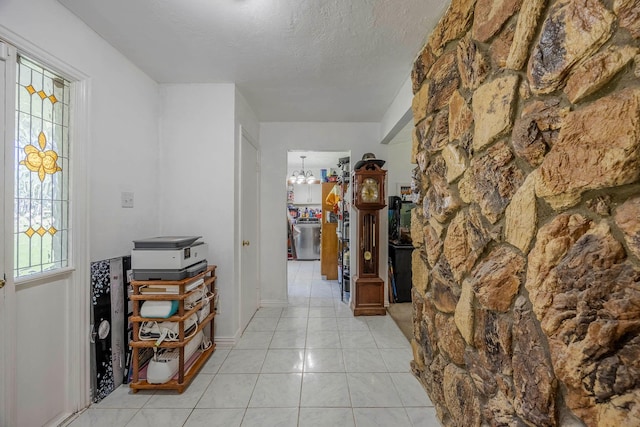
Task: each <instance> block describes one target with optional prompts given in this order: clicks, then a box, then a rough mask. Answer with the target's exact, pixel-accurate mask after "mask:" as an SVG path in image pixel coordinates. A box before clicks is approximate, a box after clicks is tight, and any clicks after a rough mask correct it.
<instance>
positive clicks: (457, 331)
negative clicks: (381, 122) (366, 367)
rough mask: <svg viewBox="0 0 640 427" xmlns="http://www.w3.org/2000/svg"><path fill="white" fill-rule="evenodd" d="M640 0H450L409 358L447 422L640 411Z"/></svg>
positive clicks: (419, 234)
mask: <svg viewBox="0 0 640 427" xmlns="http://www.w3.org/2000/svg"><path fill="white" fill-rule="evenodd" d="M639 38H640V0H605V1H601V0H568V1H553V2H545V1H541V0H477V1H473V0H454V1H453V2H452V4H451V5H450V7H449V9H448V10H447V12H446V13H445V15H444V16H443V18H442V19H441V20H440V22H439V24H438V25H437V26H436V28H435V30H434V31H433V33H432V34H431V35H430V37H429V39H428V42H427V43H426V45H425V47H424V48H423V50H422V52H421V53H420V55H419V56H418V58H417V59H416V61H415V64H414V68H413V71H412V80H413V90H414V102H413V113H414V121H415V126H416V127H415V131H414V144H413V147H414V149H413V153H412V157H413V162H414V163H415V164H417V167H416V169H415V172H414V181H413V185H414V187H413V188H414V198H415V201H416V203H417V205H418V207H417V208H416V209H414V212H413V222H412V231H411V234H412V237H413V241H414V246H415V250H414V253H413V291H412V292H413V306H414V317H413V319H414V335H415V337H414V340H413V342H412V344H413V350H414V361H413V362H412V367H413V370H414V373H415V375H416V376H417V377H418V378H419V379H420V381H421V382H422V384H423V385H424V387H425V388H426V390H427V391H428V393H429V396H430V397H431V399H432V401H433V402H434V404H435V405H436V409H437V412H438V416H439V418H440V419H441V421H442V422H443V424H444V425H447V426H465V427H466V426H480V425H491V426H502V425H505V426H507V425H508V426H524V425H529V426H556V425H581V424H585V425H588V426H638V425H640V78H639V76H640V55H639V52H640V50H639V47H640V42H639Z"/></svg>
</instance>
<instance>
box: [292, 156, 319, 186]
mask: <svg viewBox="0 0 640 427" xmlns="http://www.w3.org/2000/svg"><path fill="white" fill-rule="evenodd" d="M306 157H307V156H300V158H301V159H302V169H300V170H299V171H293V173H292V174H291V176H290V177H289V183H290V184H313V183H314V182H316V177H315V176H313V173H311V171H310V170H309V171H306V172H305V171H304V159H305V158H306Z"/></svg>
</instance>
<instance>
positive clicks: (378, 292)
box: [352, 162, 387, 316]
mask: <svg viewBox="0 0 640 427" xmlns="http://www.w3.org/2000/svg"><path fill="white" fill-rule="evenodd" d="M386 174H387V171H386V170H383V169H381V168H380V163H379V162H367V163H365V164H364V165H363V166H361V167H360V168H357V169H356V170H355V171H354V172H353V179H352V182H353V185H354V187H353V205H354V206H355V207H356V209H357V210H358V214H357V218H358V220H357V221H358V234H357V237H358V240H357V245H356V248H357V263H358V268H357V275H356V276H355V277H354V285H355V298H354V299H352V309H353V314H354V316H360V315H385V314H386V312H387V310H386V309H385V307H384V280H382V279H381V278H380V275H379V271H378V270H379V267H380V247H381V244H380V209H382V208H384V207H385V206H386V204H385V196H384V184H385V176H386Z"/></svg>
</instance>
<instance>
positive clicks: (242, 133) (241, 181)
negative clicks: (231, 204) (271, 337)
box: [236, 125, 260, 334]
mask: <svg viewBox="0 0 640 427" xmlns="http://www.w3.org/2000/svg"><path fill="white" fill-rule="evenodd" d="M243 139H246V140H247V142H248V143H249V144H250V145H251V146H252V147H253V148H255V150H256V171H255V172H256V174H255V185H256V195H257V197H256V206H255V212H256V224H255V226H256V236H255V237H256V240H255V242H250V244H252V245H255V247H256V302H257V305H258V307H259V306H260V283H259V278H260V147H259V145H258V144H257V143H256V142H255V140H254V138H253V137H252V136H251V134H249V132H248V131H247V130H246V128H245V127H244V126H242V125H239V130H238V150H239V159H238V160H239V161H238V188H239V190H240V191H239V192H238V193H239V194H240V196H239V197H238V201H237V212H238V215H237V217H238V238H237V239H236V242H237V248H238V250H237V254H238V294H239V295H238V316H237V318H238V327H239V333H240V334H242V333H243V332H244V328H245V327H246V325H244V324H243V308H242V295H243V294H242V290H243V289H244V287H243V280H244V278H243V271H242V270H243V269H242V259H243V250H242V240H243V235H244V234H243V230H244V229H243V221H242V214H241V212H242V209H244V206H243V204H242V195H241V192H242V188H243V186H244V185H246V184H248V183H247V182H246V179H245V177H246V174H245V172H246V171H243V170H242V165H243V156H244V150H243ZM249 184H250V183H249ZM256 308H257V307H256Z"/></svg>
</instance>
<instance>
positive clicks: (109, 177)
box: [0, 0, 158, 260]
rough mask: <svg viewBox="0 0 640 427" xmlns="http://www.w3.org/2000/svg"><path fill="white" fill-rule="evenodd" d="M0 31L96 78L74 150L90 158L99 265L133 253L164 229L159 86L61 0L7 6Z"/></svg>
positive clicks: (7, 0)
mask: <svg viewBox="0 0 640 427" xmlns="http://www.w3.org/2000/svg"><path fill="white" fill-rule="evenodd" d="M0 26H2V27H3V28H0V34H4V33H9V36H8V37H7V38H9V39H10V40H9V41H10V42H12V41H14V40H11V38H12V37H13V36H15V37H16V38H17V40H16V41H14V42H17V43H21V42H22V41H26V42H27V44H33V45H35V46H36V47H38V48H39V49H41V50H43V51H45V52H48V54H49V55H51V56H52V57H55V58H57V59H59V60H61V61H63V62H65V63H67V64H69V65H70V66H71V67H73V68H75V69H77V70H79V71H80V72H82V73H83V74H85V75H87V76H88V78H89V79H90V91H91V100H92V102H91V105H90V112H89V117H90V123H89V128H90V140H89V141H74V144H87V146H88V152H89V159H88V160H89V161H88V164H89V165H90V168H89V185H90V205H89V207H90V217H91V229H90V237H91V243H92V245H91V259H92V260H101V259H106V258H110V257H114V256H119V255H123V254H127V253H129V251H130V249H131V247H132V245H131V240H132V236H133V235H134V234H140V233H142V234H144V235H149V234H153V233H155V232H156V231H157V228H158V215H157V203H156V202H157V189H156V185H155V184H156V181H155V178H156V175H157V172H158V169H157V147H158V145H157V144H158V130H157V129H158V126H157V115H158V112H157V105H158V88H157V84H156V83H155V82H154V81H153V80H151V79H150V78H149V77H148V76H146V75H145V74H144V73H142V71H141V70H140V69H138V68H136V67H135V66H133V65H132V64H131V63H130V62H129V61H128V60H127V59H126V58H124V57H123V56H122V55H121V54H120V53H118V52H117V51H116V50H114V49H113V48H112V47H111V46H110V45H109V44H107V43H106V42H105V41H104V40H103V39H101V38H100V37H99V36H98V35H97V34H96V33H95V32H93V31H92V30H90V29H89V28H88V27H87V26H86V25H85V24H84V23H82V22H81V21H80V20H79V19H78V18H76V17H75V15H73V14H71V13H70V12H69V11H68V10H67V9H65V8H64V7H63V6H61V5H60V4H59V3H58V2H56V1H55V0H3V1H2V2H0ZM2 29H6V31H2ZM12 33H13V34H12ZM121 191H133V192H134V193H135V207H134V208H133V209H123V208H121V206H120V193H121Z"/></svg>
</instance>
